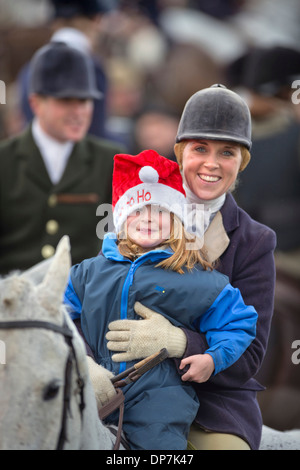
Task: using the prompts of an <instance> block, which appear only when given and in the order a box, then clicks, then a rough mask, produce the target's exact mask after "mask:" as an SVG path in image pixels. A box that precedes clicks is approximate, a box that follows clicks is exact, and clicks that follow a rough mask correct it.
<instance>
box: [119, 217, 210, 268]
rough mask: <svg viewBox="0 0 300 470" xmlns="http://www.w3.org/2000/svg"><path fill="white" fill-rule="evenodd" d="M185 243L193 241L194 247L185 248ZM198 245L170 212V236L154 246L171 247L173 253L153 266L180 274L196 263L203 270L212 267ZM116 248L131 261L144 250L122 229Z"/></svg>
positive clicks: (198, 242)
mask: <svg viewBox="0 0 300 470" xmlns="http://www.w3.org/2000/svg"><path fill="white" fill-rule="evenodd" d="M187 243H190V244H192V243H195V245H196V247H195V249H187V246H186V245H187ZM199 246H200V241H199V240H197V239H196V238H195V237H192V236H191V235H190V234H188V233H187V232H186V230H185V229H184V226H183V224H182V222H181V221H180V219H179V218H178V217H177V216H176V215H175V214H173V213H171V224H170V238H169V239H168V240H165V241H164V242H163V244H161V245H159V247H158V246H156V247H155V248H171V250H172V251H173V252H174V253H173V254H172V255H171V256H170V257H169V258H167V259H164V260H163V261H161V262H160V263H158V264H157V265H156V266H155V267H161V268H164V269H170V270H171V271H176V272H177V273H180V274H183V273H184V271H183V268H186V269H187V270H188V271H192V269H193V268H194V266H195V265H196V264H200V265H201V266H202V267H203V269H205V270H207V269H212V265H211V264H210V263H209V262H208V261H207V259H206V256H205V250H204V249H200V248H199ZM118 248H119V252H120V253H121V255H122V256H124V257H125V258H129V259H130V260H131V261H133V260H134V259H136V258H137V257H138V256H141V255H142V254H144V253H145V252H146V251H143V250H142V249H141V247H140V246H139V245H137V244H136V243H135V242H134V241H133V240H132V239H131V238H130V237H129V236H127V237H126V234H125V233H124V230H123V231H122V232H120V233H119V234H118Z"/></svg>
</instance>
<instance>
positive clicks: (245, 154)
mask: <svg viewBox="0 0 300 470" xmlns="http://www.w3.org/2000/svg"><path fill="white" fill-rule="evenodd" d="M187 142H188V140H182V141H181V142H178V143H177V144H175V145H174V152H175V155H176V159H177V162H178V165H179V168H180V171H182V159H183V150H184V148H185V146H186V144H187ZM238 145H239V147H240V149H241V154H242V162H241V166H240V169H239V172H241V171H243V170H244V169H245V168H246V166H247V165H248V163H249V161H250V158H251V155H250V152H249V150H248V149H247V148H246V147H245V146H244V145H242V144H238Z"/></svg>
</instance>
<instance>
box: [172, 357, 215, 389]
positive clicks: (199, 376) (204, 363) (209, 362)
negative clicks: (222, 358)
mask: <svg viewBox="0 0 300 470" xmlns="http://www.w3.org/2000/svg"><path fill="white" fill-rule="evenodd" d="M186 366H189V368H188V370H187V372H186V373H185V374H184V375H182V376H181V379H182V380H183V381H190V382H198V383H202V382H206V381H207V380H208V379H209V378H210V376H211V375H212V374H213V372H214V370H215V363H214V360H213V358H212V356H211V355H210V354H196V355H195V356H189V357H186V358H185V359H182V361H181V362H180V366H179V369H180V370H182V369H184V368H185V367H186Z"/></svg>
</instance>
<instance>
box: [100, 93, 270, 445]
mask: <svg viewBox="0 0 300 470" xmlns="http://www.w3.org/2000/svg"><path fill="white" fill-rule="evenodd" d="M250 148H251V116H250V111H249V108H248V106H247V104H246V103H245V101H244V100H242V98H241V97H240V96H239V95H238V94H237V93H234V92H233V91H231V90H228V89H227V88H226V87H224V86H223V85H213V86H212V87H210V88H207V89H203V90H200V91H198V92H197V93H195V94H194V95H192V96H191V98H190V99H189V100H188V101H187V103H186V105H185V108H184V110H183V113H182V116H181V120H180V123H179V127H178V133H177V137H176V144H175V147H174V151H175V154H176V158H177V161H178V163H179V167H180V169H181V172H182V176H183V179H184V183H185V184H184V189H185V192H186V196H187V203H188V205H189V206H191V205H192V204H193V205H195V206H196V207H197V206H200V205H201V207H204V211H205V214H206V215H207V217H206V218H205V220H206V221H207V222H206V223H207V227H206V232H205V235H204V246H205V249H206V254H207V257H208V261H210V262H211V263H215V264H216V265H217V268H218V270H219V271H220V272H221V273H223V274H225V275H226V276H227V277H228V278H229V281H230V282H231V284H232V285H233V287H234V288H238V289H239V290H240V291H241V293H242V296H243V299H244V301H245V303H246V304H247V305H253V306H254V308H255V309H256V311H257V313H258V322H257V328H256V337H255V339H254V341H253V342H252V343H251V345H250V346H249V347H248V348H247V349H246V351H245V352H244V353H243V354H242V356H241V357H240V358H239V359H238V360H237V361H236V362H235V363H234V364H233V365H232V366H231V367H229V368H228V369H227V370H224V371H223V372H221V373H217V374H215V375H213V376H211V377H210V378H209V379H208V381H207V382H206V383H197V384H194V387H195V389H196V391H197V395H198V397H199V401H200V407H199V409H198V413H197V416H196V418H195V421H194V424H193V426H192V432H191V433H190V435H189V443H190V446H191V447H190V448H194V449H207V450H216V449H219V450H225V449H230V450H234V449H241V448H243V449H246V448H247V449H249V448H251V449H258V448H259V443H260V438H261V430H262V418H261V413H260V410H259V406H258V403H257V399H256V393H257V391H259V390H262V387H261V385H260V384H259V383H258V382H257V381H256V380H255V379H254V376H255V375H256V374H257V372H258V370H259V368H260V366H261V362H262V360H263V358H264V355H265V352H266V347H267V342H268V336H269V331H270V323H271V318H272V313H273V303H274V285H275V266H274V249H275V244H276V236H275V234H274V232H273V231H272V230H270V229H269V228H268V227H266V226H264V225H261V224H259V223H257V222H256V221H254V220H253V219H251V218H250V217H249V215H248V214H247V213H246V212H244V211H243V210H241V209H240V208H239V207H238V206H237V204H236V202H235V200H234V198H233V196H232V194H231V191H232V188H233V186H234V184H235V182H236V178H237V175H238V173H239V172H241V171H243V170H244V169H245V168H246V166H247V165H248V163H249V161H250V153H249V150H250ZM200 289H201V286H199V287H198V294H197V296H196V299H198V302H199V303H200V302H201V295H200V294H199V292H200ZM185 302H186V303H187V302H188V299H187V298H186V300H185ZM141 303H142V300H141ZM185 309H187V306H186V305H184V307H183V310H185ZM136 312H137V313H139V312H138V311H137V310H136ZM160 313H161V312H160ZM160 321H161V316H160V315H158V314H157V312H156V313H154V312H152V317H151V321H150V317H149V318H145V319H144V320H142V321H140V320H137V321H134V320H132V323H131V326H130V328H129V327H128V326H127V330H126V334H127V335H128V337H129V338H130V340H129V341H128V342H127V344H126V347H125V346H124V343H123V344H122V346H120V345H119V344H118V341H117V340H116V341H110V342H109V344H108V347H109V349H111V350H112V351H120V353H121V354H119V356H122V360H126V358H127V357H128V356H130V357H131V358H132V351H133V342H134V344H135V345H137V344H138V343H139V342H140V343H141V342H143V346H144V347H145V346H147V353H148V354H151V353H153V352H155V351H154V350H152V349H151V345H152V344H153V343H154V340H155V338H154V337H153V336H151V334H150V333H151V331H152V330H151V329H150V324H151V325H154V324H156V325H160V326H159V332H160V336H159V338H160V339H161V341H159V342H158V343H157V342H156V348H157V347H158V346H159V348H164V347H167V345H166V341H165V340H164V338H165V337H166V336H165V335H167V331H168V328H169V327H170V324H166V325H165V327H163V326H162V325H161V323H160ZM119 323H120V322H119ZM110 328H111V329H112V328H113V327H112V325H110ZM177 330H178V337H179V334H182V331H184V333H185V336H186V343H185V345H186V348H185V351H184V354H183V356H182V350H181V351H179V350H178V351H177V353H172V354H173V357H180V358H181V357H183V360H182V361H181V363H185V358H187V357H188V356H193V355H195V354H199V353H200V354H203V353H205V351H206V350H207V347H208V337H207V335H205V334H201V333H197V332H195V331H191V330H189V329H188V328H184V327H183V329H179V328H177ZM124 331H125V327H124ZM133 331H134V334H133ZM145 332H147V336H145ZM121 333H122V327H121V325H120V324H118V334H119V335H121ZM173 334H174V336H176V333H175V331H174V330H173ZM135 354H136V357H137V358H142V357H144V356H143V354H142V350H141V348H138V347H136V349H135ZM117 356H118V354H115V355H114V358H116V357H117ZM115 360H118V359H115ZM178 372H179V373H180V374H181V375H182V380H183V381H184V382H185V381H192V380H193V378H192V377H193V368H192V365H191V366H190V368H189V369H188V370H187V369H186V368H185V369H183V370H181V369H178ZM205 431H213V432H209V433H207V432H205ZM207 436H209V439H207Z"/></svg>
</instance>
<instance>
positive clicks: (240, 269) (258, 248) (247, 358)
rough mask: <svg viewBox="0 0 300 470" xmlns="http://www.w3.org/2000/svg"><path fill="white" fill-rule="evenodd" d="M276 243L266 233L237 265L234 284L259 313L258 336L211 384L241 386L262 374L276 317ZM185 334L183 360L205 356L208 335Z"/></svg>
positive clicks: (268, 233) (265, 232) (272, 234)
mask: <svg viewBox="0 0 300 470" xmlns="http://www.w3.org/2000/svg"><path fill="white" fill-rule="evenodd" d="M275 243H276V238H275V235H274V233H273V232H272V231H270V230H265V231H264V232H263V233H262V235H261V236H260V237H259V238H258V239H257V240H256V242H255V243H254V244H253V245H252V246H251V245H249V249H248V250H247V255H246V256H245V257H244V259H242V260H239V262H236V263H235V269H234V270H233V273H232V278H231V283H232V285H233V286H234V287H237V288H238V289H239V290H240V291H241V293H242V296H243V299H244V302H245V304H246V305H253V306H254V308H255V309H256V311H257V313H258V320H257V327H256V337H255V339H254V341H253V342H252V343H251V344H250V346H249V347H248V349H247V350H246V351H245V352H244V354H243V355H242V356H241V357H240V359H238V361H236V362H235V363H234V364H233V365H232V366H231V367H229V368H228V369H226V370H225V371H223V372H220V373H219V374H217V375H214V376H212V377H211V378H210V379H209V382H211V383H214V384H217V385H220V386H226V387H240V386H242V385H243V384H244V383H245V382H247V381H248V380H249V379H250V378H251V377H253V376H254V375H255V374H257V372H258V371H259V368H260V366H261V363H262V360H263V358H264V355H265V352H266V348H267V343H268V338H269V332H270V325H271V319H272V315H273V299H274V289H275V263H274V256H273V251H274V248H275ZM184 332H185V334H186V337H187V347H186V350H185V354H184V357H187V356H190V355H194V354H199V353H200V354H203V353H204V352H205V350H206V349H207V348H208V344H207V341H206V337H205V335H204V334H197V333H195V332H192V331H190V330H186V329H184Z"/></svg>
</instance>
